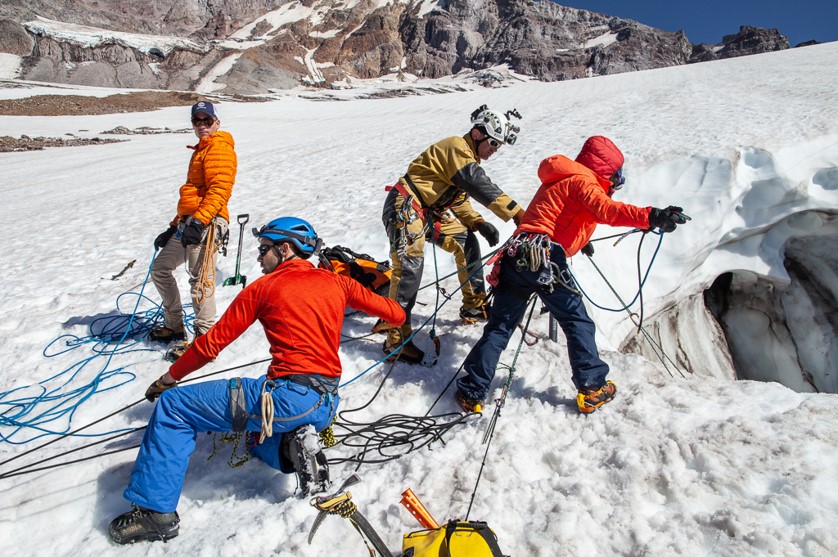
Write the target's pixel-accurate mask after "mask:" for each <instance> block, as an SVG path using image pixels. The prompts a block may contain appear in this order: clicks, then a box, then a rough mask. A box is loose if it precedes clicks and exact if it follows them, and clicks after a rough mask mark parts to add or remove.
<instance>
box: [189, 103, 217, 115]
mask: <svg viewBox="0 0 838 557" xmlns="http://www.w3.org/2000/svg"><path fill="white" fill-rule="evenodd" d="M199 112H203V113H204V114H206V115H207V116H210V117H212V118H218V115H216V113H215V107H214V106H212V103H211V102H209V101H198V102H196V103H195V104H193V105H192V117H193V118H194V117H195V115H196V114H197V113H199Z"/></svg>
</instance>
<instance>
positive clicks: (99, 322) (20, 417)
mask: <svg viewBox="0 0 838 557" xmlns="http://www.w3.org/2000/svg"><path fill="white" fill-rule="evenodd" d="M156 255H157V254H156V252H155V254H154V255H153V256H152V259H151V263H150V264H149V267H148V272H147V273H146V276H145V280H144V281H143V283H142V286H141V288H140V291H139V292H125V293H123V294H120V296H119V297H117V301H116V305H117V312H118V313H117V314H116V315H108V316H104V317H98V318H96V319H93V320H92V321H91V322H90V324H89V326H88V330H89V333H90V334H89V335H87V336H84V337H81V336H77V335H71V334H65V335H61V336H59V337H58V338H56V339H54V340H52V341H51V342H50V343H49V344H48V345H47V346H46V347H45V348H44V350H43V355H44V356H45V357H46V358H54V357H56V356H60V355H62V354H66V353H68V352H70V351H72V350H76V349H78V348H81V347H83V346H88V347H89V349H90V351H91V352H92V355H90V356H87V357H84V358H82V359H81V360H80V361H78V362H76V363H74V364H72V365H70V366H68V367H67V368H65V369H64V370H62V371H60V372H58V373H56V374H54V375H52V376H50V377H48V378H46V379H43V380H41V381H39V382H37V383H34V384H31V385H25V386H21V387H16V388H14V389H11V390H8V391H2V392H0V443H3V442H5V443H9V444H12V445H22V444H24V443H28V442H30V441H33V440H35V439H39V438H41V437H44V436H47V435H63V434H65V433H66V432H67V431H69V429H70V424H71V422H72V421H73V416H74V415H75V413H76V412H77V411H78V409H79V408H80V407H81V405H82V404H84V403H85V402H87V401H88V400H90V399H91V398H92V397H93V396H94V395H97V394H101V393H105V392H107V391H110V390H113V389H116V388H119V387H121V386H122V385H125V384H126V383H130V382H131V381H133V380H134V379H135V378H136V375H134V374H133V373H132V372H130V371H127V370H126V368H125V366H122V367H118V368H115V369H110V366H111V363H112V359H113V357H114V356H115V355H116V354H127V353H131V352H143V351H154V350H153V349H151V348H138V347H137V345H138V344H140V343H141V342H142V340H143V339H144V338H145V337H146V336H147V335H148V332H149V331H150V330H151V329H152V328H153V327H154V326H155V325H156V324H157V323H158V322H159V321H160V320H161V318H162V315H163V310H162V308H161V307H160V306H159V305H158V304H156V303H154V302H153V301H151V300H150V299H149V298H147V297H146V296H145V295H144V294H143V292H144V290H145V287H146V284H147V283H148V279H149V276H150V275H151V267H152V265H154V259H155V258H156ZM129 296H136V298H137V299H136V302H135V303H134V306H133V309H132V310H131V313H130V314H128V313H124V312H123V311H122V310H121V304H122V300H123V298H126V297H129ZM143 301H147V302H148V303H150V304H151V305H152V308H151V309H148V310H145V311H139V306H140V304H141V302H143ZM186 307H188V306H186ZM192 319H194V315H192V314H190V317H189V318H188V321H189V322H190V324H191V320H192ZM101 358H105V361H104V363H103V364H102V366H101V369H100V370H99V371H98V372H96V374H95V376H94V377H93V378H92V379H90V380H89V381H88V382H86V383H84V384H82V385H76V384H75V383H77V382H78V380H79V378H80V377H81V375H82V372H83V371H86V368H87V367H88V366H89V365H91V364H93V363H94V362H98V361H101V360H100V359H101ZM59 421H60V422H61V423H60V424H59V423H57V422H59ZM121 431H126V430H123V429H121V430H115V431H108V432H103V433H84V434H81V433H79V434H76V435H77V436H79V437H99V436H104V435H111V434H114V433H118V432H121ZM33 432H34V436H27V437H26V438H25V439H23V440H19V439H18V438H19V437H21V436H23V435H24V433H33Z"/></svg>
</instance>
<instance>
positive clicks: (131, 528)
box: [108, 505, 180, 544]
mask: <svg viewBox="0 0 838 557" xmlns="http://www.w3.org/2000/svg"><path fill="white" fill-rule="evenodd" d="M133 507H134V508H133V509H132V510H130V511H128V512H127V513H123V514H121V515H119V516H118V517H116V518H114V519H113V521H112V522H111V525H110V527H108V531H109V532H110V534H111V539H112V540H113V541H115V542H116V543H119V544H126V543H134V542H139V541H150V542H153V541H158V540H163V541H166V540H170V539H172V538H174V537H175V536H177V535H178V529H179V528H180V517H179V516H178V514H177V512H171V513H158V512H155V511H150V510H148V509H144V508H142V507H138V506H137V505H133Z"/></svg>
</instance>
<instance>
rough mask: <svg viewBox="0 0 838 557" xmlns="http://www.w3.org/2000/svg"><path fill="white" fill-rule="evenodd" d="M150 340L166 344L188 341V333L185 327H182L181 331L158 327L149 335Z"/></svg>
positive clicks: (164, 326)
mask: <svg viewBox="0 0 838 557" xmlns="http://www.w3.org/2000/svg"><path fill="white" fill-rule="evenodd" d="M148 340H150V341H152V342H162V343H164V344H165V343H167V342H172V341H173V340H186V331H184V329H183V325H181V326H180V330H178V329H175V328H172V327H167V326H166V325H157V326H156V327H155V328H153V329H152V330H151V332H150V333H148Z"/></svg>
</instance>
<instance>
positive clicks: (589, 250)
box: [579, 242, 594, 257]
mask: <svg viewBox="0 0 838 557" xmlns="http://www.w3.org/2000/svg"><path fill="white" fill-rule="evenodd" d="M579 251H581V252H582V253H584V254H585V255H587V256H588V257H593V256H594V245H593V244H592V243H590V242H588V243H587V244H585V245H584V246H582V249H581V250H579Z"/></svg>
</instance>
